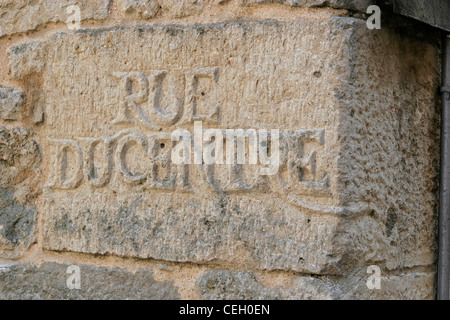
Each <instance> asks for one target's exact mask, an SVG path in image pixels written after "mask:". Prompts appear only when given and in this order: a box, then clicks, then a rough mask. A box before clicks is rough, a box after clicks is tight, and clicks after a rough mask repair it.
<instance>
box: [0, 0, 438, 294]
mask: <svg viewBox="0 0 450 320" xmlns="http://www.w3.org/2000/svg"><path fill="white" fill-rule="evenodd" d="M372 3H373V1H366V0H330V1H325V0H273V1H260V0H258V1H257V0H176V1H175V0H97V1H94V0H79V1H77V0H73V1H59V0H58V1H47V0H38V1H31V0H20V1H12V0H0V61H1V62H2V63H0V259H1V260H0V298H1V299H433V298H434V291H435V288H434V287H435V262H436V237H437V234H436V231H437V229H436V225H437V220H436V219H437V196H438V192H437V190H438V163H439V158H438V157H439V111H438V110H439V95H438V88H439V82H440V40H439V33H438V32H436V31H433V30H432V29H428V28H426V27H424V26H422V25H420V24H417V23H414V22H411V21H409V20H404V19H401V18H399V17H395V16H392V15H390V14H388V13H386V14H384V13H383V23H382V28H381V29H380V30H369V29H368V28H367V25H366V19H367V17H368V15H366V14H365V12H366V9H367V7H368V6H369V5H370V4H372ZM74 5H75V9H74V7H70V6H74ZM77 10H79V13H80V28H75V29H74V28H73V20H71V19H72V18H71V17H73V14H76V11H77ZM199 123H200V124H201V125H202V129H201V131H200V133H201V134H206V133H205V132H207V129H219V130H220V131H221V132H225V131H226V130H227V129H235V130H238V129H244V130H251V129H254V130H255V131H258V130H259V131H258V132H261V130H268V131H270V130H273V129H277V130H279V132H280V150H281V153H280V163H279V164H278V166H277V170H276V172H274V173H272V172H271V173H270V174H264V173H261V172H266V171H264V170H267V169H268V168H266V167H264V166H258V165H254V164H248V163H247V164H237V163H235V164H232V165H224V164H220V163H218V164H217V163H216V164H207V163H205V162H204V161H203V162H202V161H200V163H193V164H189V165H187V164H174V163H173V161H171V154H173V152H174V149H175V147H176V144H175V142H174V141H173V139H171V134H172V133H173V132H174V131H175V130H181V129H182V130H188V131H189V132H196V130H197V129H198V127H197V126H198V124H199ZM194 139H195V138H194ZM273 139H274V136H272V135H271V136H270V140H268V142H267V143H266V144H270V148H275V147H274V146H275V140H273ZM215 140H219V139H218V138H217V137H216V139H215ZM205 141H206V140H205ZM211 141H212V140H211ZM248 141H250V140H248ZM263 147H266V148H269V146H267V145H265V146H263ZM229 150H231V149H229V147H228V145H227V147H226V151H227V152H228V151H229ZM260 150H261V149H260ZM230 152H231V154H232V155H233V156H234V153H233V152H232V151H230ZM194 153H195V150H194ZM250 153H251V150H250V149H248V150H247V149H246V151H245V154H246V155H247V154H250ZM215 156H217V151H215ZM72 266H78V267H79V268H80V269H79V271H80V273H79V274H80V276H81V283H80V288H79V289H77V288H75V289H73V288H72V289H71V288H70V286H69V285H68V284H67V283H68V281H69V280H68V278H69V277H70V276H71V273H70V272H69V273H68V270H71V267H72ZM370 266H376V267H378V268H379V269H380V271H381V289H374V290H371V289H369V288H368V286H367V285H366V283H367V281H368V279H369V277H370V276H371V274H368V273H367V270H368V268H369V267H370Z"/></svg>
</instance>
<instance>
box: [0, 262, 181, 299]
mask: <svg viewBox="0 0 450 320" xmlns="http://www.w3.org/2000/svg"><path fill="white" fill-rule="evenodd" d="M68 267H69V265H66V264H59V263H53V262H47V263H44V264H42V265H40V266H32V265H9V266H8V265H5V266H1V265H0V299H3V300H4V299H9V300H17V299H20V300H41V299H47V300H48V299H51V300H59V299H62V300H117V299H121V300H123V299H130V300H166V299H167V300H173V299H179V298H180V296H179V293H178V288H177V287H175V286H174V284H173V282H171V281H155V280H154V278H153V272H152V270H140V271H137V272H136V273H131V272H128V271H125V270H122V269H119V268H113V269H109V268H100V267H93V266H86V265H83V266H80V276H81V277H80V289H69V288H68V286H67V281H68V278H69V276H70V275H71V273H69V274H68V271H67V270H68Z"/></svg>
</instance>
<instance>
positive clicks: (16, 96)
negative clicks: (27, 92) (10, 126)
mask: <svg viewBox="0 0 450 320" xmlns="http://www.w3.org/2000/svg"><path fill="white" fill-rule="evenodd" d="M23 99H24V96H23V92H22V91H21V90H17V89H11V88H5V87H0V117H1V118H2V119H3V120H20V116H21V112H22V106H23Z"/></svg>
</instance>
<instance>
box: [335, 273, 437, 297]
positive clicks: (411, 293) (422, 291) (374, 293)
mask: <svg viewBox="0 0 450 320" xmlns="http://www.w3.org/2000/svg"><path fill="white" fill-rule="evenodd" d="M435 277H436V274H435V273H433V272H420V271H418V272H409V271H404V272H400V273H399V274H397V275H387V276H383V275H382V277H381V280H380V281H381V282H380V284H381V288H380V289H374V290H369V289H368V288H367V278H368V275H367V274H365V273H360V274H352V275H351V276H349V277H347V279H348V280H347V282H346V284H345V285H343V286H342V287H341V288H340V291H341V293H340V294H339V297H340V299H345V300H433V299H434V297H435Z"/></svg>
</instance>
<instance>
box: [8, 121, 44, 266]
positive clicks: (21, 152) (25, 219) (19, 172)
mask: <svg viewBox="0 0 450 320" xmlns="http://www.w3.org/2000/svg"><path fill="white" fill-rule="evenodd" d="M40 162H41V157H40V152H39V148H38V145H37V143H36V142H35V141H34V140H33V138H32V136H31V134H30V133H29V132H28V131H27V130H24V129H20V128H14V129H11V130H10V129H6V128H4V127H0V257H3V258H17V257H19V256H20V255H21V254H22V253H23V251H24V250H26V249H28V248H29V247H30V245H31V244H33V243H34V242H35V240H36V237H35V233H36V220H37V211H36V208H35V206H34V205H33V204H32V203H31V202H30V200H31V199H32V198H33V197H34V196H35V194H36V192H37V191H36V184H37V181H38V178H39V165H40Z"/></svg>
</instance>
